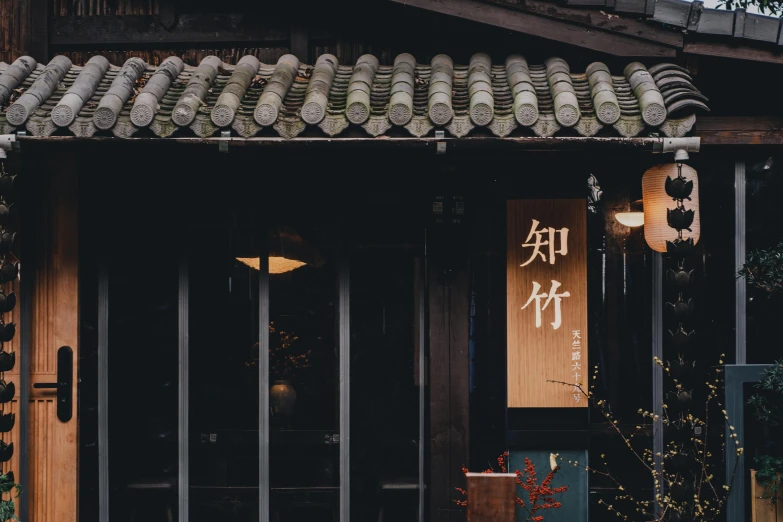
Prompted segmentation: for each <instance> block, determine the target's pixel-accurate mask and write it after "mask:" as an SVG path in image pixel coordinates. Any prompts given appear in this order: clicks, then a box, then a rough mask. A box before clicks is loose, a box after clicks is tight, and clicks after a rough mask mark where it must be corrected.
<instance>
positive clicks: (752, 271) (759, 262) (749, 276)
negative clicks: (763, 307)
mask: <svg viewBox="0 0 783 522" xmlns="http://www.w3.org/2000/svg"><path fill="white" fill-rule="evenodd" d="M739 275H740V276H741V277H744V278H745V280H746V281H747V282H748V284H749V285H751V286H753V287H756V288H758V289H760V290H764V291H765V292H767V293H768V294H769V295H773V294H776V293H777V292H779V291H780V290H783V240H782V241H780V242H779V243H778V244H777V245H775V246H774V247H771V248H767V249H758V250H754V251H753V252H751V253H750V254H748V256H747V258H746V259H745V263H744V264H743V265H742V268H740V270H739Z"/></svg>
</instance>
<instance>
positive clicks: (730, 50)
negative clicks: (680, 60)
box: [682, 42, 783, 63]
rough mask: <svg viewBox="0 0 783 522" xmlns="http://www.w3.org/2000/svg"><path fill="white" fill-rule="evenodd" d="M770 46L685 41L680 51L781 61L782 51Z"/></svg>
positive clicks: (754, 59)
mask: <svg viewBox="0 0 783 522" xmlns="http://www.w3.org/2000/svg"><path fill="white" fill-rule="evenodd" d="M773 49H775V48H774V47H771V48H769V49H760V48H757V47H751V46H749V45H736V44H729V43H720V42H686V43H685V45H684V47H683V49H682V51H683V52H684V53H686V54H700V55H704V56H719V57H721V58H735V59H737V60H750V61H754V62H767V63H783V53H780V52H776V51H774V50H773Z"/></svg>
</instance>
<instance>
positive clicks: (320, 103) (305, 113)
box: [301, 54, 340, 125]
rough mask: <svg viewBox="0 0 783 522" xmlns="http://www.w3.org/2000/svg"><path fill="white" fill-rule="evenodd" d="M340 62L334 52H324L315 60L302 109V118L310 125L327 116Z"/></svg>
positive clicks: (319, 121)
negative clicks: (330, 95) (333, 83)
mask: <svg viewBox="0 0 783 522" xmlns="http://www.w3.org/2000/svg"><path fill="white" fill-rule="evenodd" d="M339 64H340V63H339V61H338V60H337V57H336V56H334V55H332V54H322V55H321V56H319V57H318V60H316V62H315V68H314V69H313V75H312V76H311V77H310V83H308V84H307V94H306V95H305V100H304V105H302V111H301V115H302V119H303V120H304V121H305V122H307V123H309V124H310V125H317V124H319V123H321V120H323V119H324V116H326V104H327V103H329V91H330V90H331V89H332V82H334V77H335V75H336V74H337V67H338V66H339Z"/></svg>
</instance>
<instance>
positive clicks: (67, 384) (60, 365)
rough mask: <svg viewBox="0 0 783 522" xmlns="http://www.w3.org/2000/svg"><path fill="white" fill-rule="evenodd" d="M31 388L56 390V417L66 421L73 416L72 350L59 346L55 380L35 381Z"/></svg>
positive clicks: (68, 347)
mask: <svg viewBox="0 0 783 522" xmlns="http://www.w3.org/2000/svg"><path fill="white" fill-rule="evenodd" d="M33 388H44V389H53V390H57V418H58V419H60V421H62V422H68V421H69V420H71V417H73V350H72V349H71V347H70V346H61V347H60V349H59V350H57V382H37V383H35V384H33Z"/></svg>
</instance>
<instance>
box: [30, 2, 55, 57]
mask: <svg viewBox="0 0 783 522" xmlns="http://www.w3.org/2000/svg"><path fill="white" fill-rule="evenodd" d="M50 3H51V2H50V1H49V0H30V7H29V9H30V34H29V35H28V37H29V38H30V44H29V47H28V53H29V54H30V56H32V57H34V58H35V59H36V60H37V61H38V62H39V63H43V64H44V65H45V64H47V63H48V62H49V58H50V55H49V4H50Z"/></svg>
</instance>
